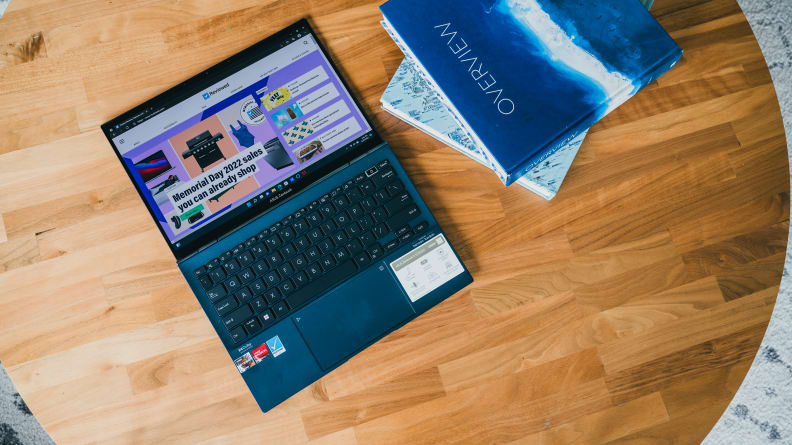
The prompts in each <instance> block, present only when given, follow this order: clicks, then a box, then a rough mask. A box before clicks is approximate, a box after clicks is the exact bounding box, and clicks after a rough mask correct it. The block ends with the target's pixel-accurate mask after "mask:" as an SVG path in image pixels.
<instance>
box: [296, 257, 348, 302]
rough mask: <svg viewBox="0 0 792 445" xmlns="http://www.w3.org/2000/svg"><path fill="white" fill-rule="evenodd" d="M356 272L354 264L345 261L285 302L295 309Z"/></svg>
mask: <svg viewBox="0 0 792 445" xmlns="http://www.w3.org/2000/svg"><path fill="white" fill-rule="evenodd" d="M356 271H357V266H355V263H353V262H352V260H347V261H345V262H343V263H341V264H340V265H338V266H337V267H335V268H333V269H332V270H331V271H330V272H328V273H326V274H324V275H322V276H321V277H319V278H317V279H316V280H314V281H311V282H310V283H308V284H307V285H305V287H302V288H300V289H299V290H298V291H297V292H295V293H293V294H291V295H289V297H288V298H286V302H287V303H289V306H290V307H291V308H292V309H296V308H298V307H300V306H302V305H303V304H305V303H306V302H308V301H310V300H312V299H313V298H314V297H316V296H318V295H321V294H322V293H324V291H326V290H327V289H329V288H331V287H333V286H334V285H336V284H339V283H341V282H342V281H344V280H346V279H347V278H348V277H350V276H351V275H352V274H354V273H355V272H356Z"/></svg>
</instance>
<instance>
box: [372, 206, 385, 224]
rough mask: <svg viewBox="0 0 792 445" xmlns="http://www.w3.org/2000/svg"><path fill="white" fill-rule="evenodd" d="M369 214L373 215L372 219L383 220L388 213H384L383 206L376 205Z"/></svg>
mask: <svg viewBox="0 0 792 445" xmlns="http://www.w3.org/2000/svg"><path fill="white" fill-rule="evenodd" d="M371 216H372V217H374V221H376V222H383V221H385V220H386V219H388V214H387V213H385V209H384V208H383V207H378V208H376V209H374V210H372V211H371Z"/></svg>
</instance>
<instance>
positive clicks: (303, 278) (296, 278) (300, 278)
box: [291, 272, 308, 289]
mask: <svg viewBox="0 0 792 445" xmlns="http://www.w3.org/2000/svg"><path fill="white" fill-rule="evenodd" d="M291 280H292V281H293V282H294V287H295V288H296V289H299V288H301V287H303V286H305V285H306V284H308V275H306V274H305V272H297V273H296V274H294V275H292V277H291Z"/></svg>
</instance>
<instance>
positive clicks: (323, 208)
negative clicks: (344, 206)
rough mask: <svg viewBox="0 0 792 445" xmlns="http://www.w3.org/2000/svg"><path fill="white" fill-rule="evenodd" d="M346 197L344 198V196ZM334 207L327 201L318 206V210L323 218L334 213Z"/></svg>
mask: <svg viewBox="0 0 792 445" xmlns="http://www.w3.org/2000/svg"><path fill="white" fill-rule="evenodd" d="M344 199H346V198H344ZM335 211H336V209H335V207H334V206H333V204H332V203H330V202H328V203H325V204H322V205H320V206H319V212H321V213H322V216H323V217H325V218H329V217H331V216H332V215H333V214H334V213H335Z"/></svg>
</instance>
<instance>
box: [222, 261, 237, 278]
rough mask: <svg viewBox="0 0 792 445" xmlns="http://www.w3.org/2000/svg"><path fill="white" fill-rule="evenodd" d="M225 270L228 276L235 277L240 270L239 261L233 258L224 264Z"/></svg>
mask: <svg viewBox="0 0 792 445" xmlns="http://www.w3.org/2000/svg"><path fill="white" fill-rule="evenodd" d="M223 269H225V271H226V273H227V274H228V275H233V274H235V273H237V271H238V270H239V263H237V261H236V260H235V259H233V258H232V259H230V260H228V262H227V263H225V264H223Z"/></svg>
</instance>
